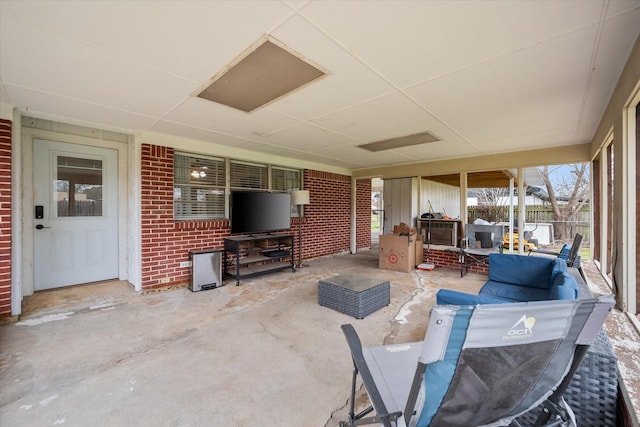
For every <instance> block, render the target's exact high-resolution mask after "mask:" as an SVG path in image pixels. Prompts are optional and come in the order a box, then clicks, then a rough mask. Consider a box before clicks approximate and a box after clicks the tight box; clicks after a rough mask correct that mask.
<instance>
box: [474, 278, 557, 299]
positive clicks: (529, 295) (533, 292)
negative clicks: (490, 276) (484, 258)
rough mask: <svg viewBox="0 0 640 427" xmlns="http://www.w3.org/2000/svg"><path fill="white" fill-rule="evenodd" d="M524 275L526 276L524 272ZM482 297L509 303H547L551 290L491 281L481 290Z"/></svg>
mask: <svg viewBox="0 0 640 427" xmlns="http://www.w3.org/2000/svg"><path fill="white" fill-rule="evenodd" d="M523 274H526V273H525V272H523ZM480 294H481V295H486V296H489V297H493V298H500V299H505V300H508V301H509V302H525V301H545V300H548V299H549V289H548V288H546V289H544V288H535V287H527V286H520V285H512V284H510V283H502V282H494V281H492V280H489V281H488V282H487V283H485V284H484V286H483V287H482V289H480Z"/></svg>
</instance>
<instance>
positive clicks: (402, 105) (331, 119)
mask: <svg viewBox="0 0 640 427" xmlns="http://www.w3.org/2000/svg"><path fill="white" fill-rule="evenodd" d="M389 111H394V114H393V116H390V115H389ZM434 121H435V120H434V118H433V116H431V115H430V114H429V113H428V112H426V111H425V110H424V109H422V108H421V107H420V106H419V105H417V104H416V103H414V102H412V101H411V100H410V99H408V98H407V97H406V96H404V95H402V94H400V93H397V92H396V93H391V94H389V95H385V96H382V97H379V98H376V99H373V100H370V101H368V102H366V103H363V104H359V105H356V106H354V107H351V108H348V109H346V110H342V111H339V112H337V113H334V114H330V115H328V116H325V117H322V118H320V119H317V120H313V123H316V124H318V125H319V126H322V127H326V128H328V129H331V130H334V131H336V132H340V133H343V134H345V135H349V136H350V137H352V138H355V139H359V140H362V141H366V142H370V141H377V140H381V139H385V138H389V137H395V136H404V135H411V134H415V133H419V132H423V131H425V130H430V129H429V124H430V123H433V122H434Z"/></svg>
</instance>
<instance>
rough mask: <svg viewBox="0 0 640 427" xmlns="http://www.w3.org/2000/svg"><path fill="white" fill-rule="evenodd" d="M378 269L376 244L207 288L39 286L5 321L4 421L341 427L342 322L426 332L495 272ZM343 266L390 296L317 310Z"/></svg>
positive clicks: (345, 355)
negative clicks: (343, 309)
mask: <svg viewBox="0 0 640 427" xmlns="http://www.w3.org/2000/svg"><path fill="white" fill-rule="evenodd" d="M377 265H378V261H377V251H375V250H370V251H363V252H360V253H358V254H355V255H349V254H345V255H336V256H329V257H324V258H319V259H315V260H310V261H307V266H306V267H303V268H301V269H298V270H297V272H295V273H292V272H291V271H284V272H280V273H276V274H271V275H265V276H262V277H258V278H253V279H248V280H243V281H241V283H240V286H235V282H234V281H233V280H228V281H227V282H226V286H224V287H221V288H217V289H212V290H208V291H203V292H195V293H194V292H191V291H189V290H188V289H186V288H174V289H167V290H165V291H162V292H156V293H150V294H147V295H138V294H136V293H135V292H134V291H133V289H132V287H131V286H130V285H129V284H128V283H126V282H103V283H97V284H91V285H84V286H76V287H70V288H65V289H58V290H54V291H46V292H39V293H37V294H35V295H33V296H31V297H29V298H27V299H26V300H25V304H24V313H23V315H22V316H21V318H20V321H19V322H17V323H13V324H5V325H3V326H1V327H0V346H1V347H0V425H3V426H32V425H33V426H47V425H65V426H87V425H91V426H221V425H226V426H329V427H333V426H337V425H338V422H339V421H341V420H346V414H347V403H348V398H349V392H350V381H351V367H352V365H351V359H350V355H349V352H348V349H347V346H346V342H345V340H344V338H343V335H342V332H341V329H340V325H341V324H344V323H352V324H353V325H354V326H355V328H356V330H357V331H358V333H359V334H360V335H361V339H362V341H363V344H364V345H379V344H383V343H384V344H388V343H399V342H408V341H418V340H421V339H422V338H423V336H424V332H425V328H426V324H427V319H428V312H429V309H430V308H431V307H432V306H433V304H434V300H435V293H436V291H437V290H438V289H439V288H451V289H458V290H462V291H467V292H477V290H478V289H479V288H480V286H481V285H482V284H483V283H484V281H485V280H486V277H485V276H482V275H476V274H468V275H465V277H464V278H460V274H459V272H458V271H455V270H448V269H438V268H437V269H435V270H434V271H415V272H412V273H398V272H392V271H386V270H379V269H378V268H377ZM344 273H357V274H360V275H363V276H367V277H372V278H378V279H380V280H381V281H383V280H389V281H390V282H391V304H390V305H389V306H387V307H384V308H382V309H380V310H378V311H376V312H374V313H372V314H370V315H369V316H367V317H366V318H365V319H361V320H357V319H354V318H353V317H350V316H347V315H345V314H342V313H339V312H337V311H334V310H332V309H329V308H326V307H322V306H320V305H318V302H317V283H318V280H320V279H322V278H327V277H332V276H334V275H337V274H344Z"/></svg>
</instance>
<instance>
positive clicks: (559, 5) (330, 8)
mask: <svg viewBox="0 0 640 427" xmlns="http://www.w3.org/2000/svg"><path fill="white" fill-rule="evenodd" d="M345 3H346V4H344V5H341V6H340V7H339V8H336V5H335V3H333V2H322V1H320V2H312V3H311V4H310V5H309V6H308V7H306V8H304V9H303V11H302V13H303V14H304V15H305V16H306V17H308V18H309V20H311V21H312V22H314V23H315V24H317V25H318V26H320V27H322V28H323V29H324V30H325V31H326V32H327V33H328V34H330V35H331V36H332V37H333V38H335V39H337V40H340V41H341V42H342V43H343V44H344V45H345V46H346V47H347V48H348V49H349V50H351V51H352V52H353V53H354V54H355V55H357V56H358V57H360V58H362V59H363V60H364V61H366V62H367V63H369V64H370V65H371V66H372V67H374V68H375V69H377V70H380V72H381V73H382V74H383V75H385V76H388V77H389V79H390V80H391V81H392V82H393V83H394V84H396V85H397V86H398V87H406V86H409V85H413V84H416V83H418V82H420V81H424V80H426V79H430V78H433V77H436V76H440V75H443V74H447V73H449V72H451V71H456V70H459V69H462V68H466V67H468V66H471V65H473V64H477V63H479V62H482V61H486V60H488V59H491V58H495V57H497V56H501V55H505V54H508V53H511V52H514V51H517V50H519V49H522V48H523V47H525V46H530V45H533V44H536V43H539V42H540V41H542V40H548V39H552V38H555V37H557V36H559V35H562V34H565V33H567V32H570V31H574V30H576V29H579V28H581V27H583V26H586V25H592V24H593V23H597V22H598V19H599V18H600V13H601V7H602V5H601V3H600V2H583V3H582V4H580V5H579V7H576V6H577V3H576V2H566V1H550V2H535V1H519V2H504V1H475V0H471V1H455V2H452V1H426V2H416V1H394V2H388V1H387V2H385V1H382V2H358V1H353V2H345ZM337 9H340V10H337ZM355 23H357V24H355Z"/></svg>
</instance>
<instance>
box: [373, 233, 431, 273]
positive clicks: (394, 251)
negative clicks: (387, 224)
mask: <svg viewBox="0 0 640 427" xmlns="http://www.w3.org/2000/svg"><path fill="white" fill-rule="evenodd" d="M416 242H417V238H416V235H415V234H414V235H409V236H400V235H397V234H382V235H381V236H380V241H379V246H380V254H379V257H378V267H379V268H380V269H382V270H392V271H402V272H410V271H413V270H414V269H415V268H416V253H417V249H416ZM419 246H420V248H422V244H421V243H420V244H419Z"/></svg>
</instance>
